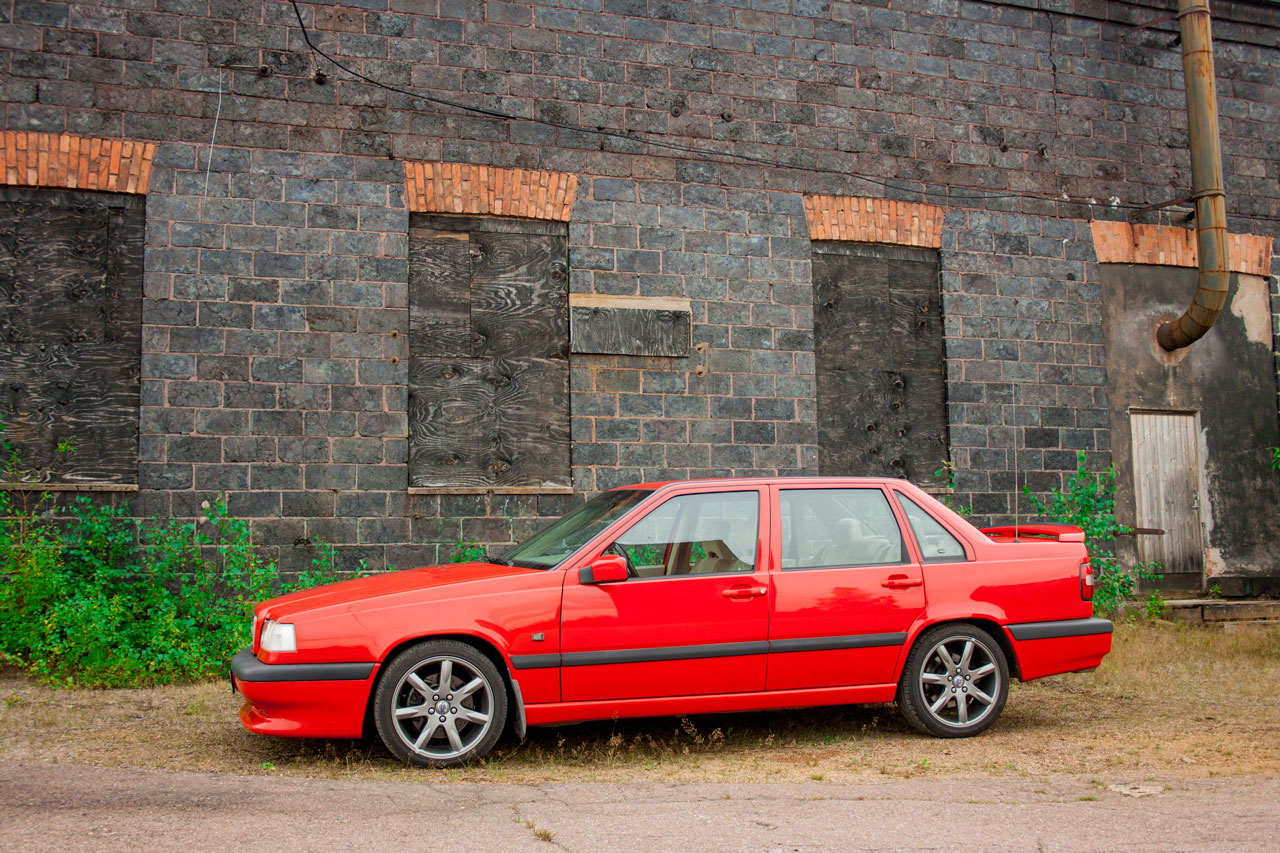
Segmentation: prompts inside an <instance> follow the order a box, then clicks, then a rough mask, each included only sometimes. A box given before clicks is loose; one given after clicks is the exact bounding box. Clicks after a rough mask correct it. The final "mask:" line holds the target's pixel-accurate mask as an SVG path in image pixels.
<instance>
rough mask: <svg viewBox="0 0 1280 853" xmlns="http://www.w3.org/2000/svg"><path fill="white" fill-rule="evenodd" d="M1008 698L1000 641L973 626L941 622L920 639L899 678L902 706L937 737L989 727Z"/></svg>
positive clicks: (912, 719)
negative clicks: (942, 623) (900, 678)
mask: <svg viewBox="0 0 1280 853" xmlns="http://www.w3.org/2000/svg"><path fill="white" fill-rule="evenodd" d="M1008 697H1009V664H1008V661H1007V660H1005V656H1004V652H1003V651H1002V650H1001V649H1000V644H999V643H997V642H996V641H995V639H994V638H993V637H992V636H991V635H990V634H988V633H987V632H986V631H984V630H982V629H981V628H978V627H976V626H974V625H965V624H956V625H939V626H938V627H936V628H932V629H930V630H928V631H926V632H925V633H924V634H922V635H921V636H920V638H919V639H917V640H916V643H915V646H913V647H912V649H911V654H910V655H909V656H908V657H907V665H906V666H905V667H904V668H903V671H902V680H901V681H900V682H898V707H899V708H900V709H901V710H902V716H903V717H905V718H906V720H907V722H908V723H910V724H911V726H912V727H913V728H915V729H916V730H917V731H919V732H922V733H924V734H928V735H933V736H934V737H969V736H971V735H976V734H978V733H979V732H983V731H986V729H988V728H989V727H990V726H991V724H992V723H994V722H995V721H996V718H997V717H999V716H1000V712H1001V711H1002V710H1004V703H1005V700H1007V699H1008Z"/></svg>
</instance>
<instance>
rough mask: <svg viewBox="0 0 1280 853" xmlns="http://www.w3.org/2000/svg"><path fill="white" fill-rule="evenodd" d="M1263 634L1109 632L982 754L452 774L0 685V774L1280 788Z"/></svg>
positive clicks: (945, 744) (510, 760) (673, 749)
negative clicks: (112, 769) (1068, 779)
mask: <svg viewBox="0 0 1280 853" xmlns="http://www.w3.org/2000/svg"><path fill="white" fill-rule="evenodd" d="M1277 684H1280V629H1275V628H1272V629H1271V630H1270V631H1263V630H1250V631H1240V632H1237V633H1222V632H1214V631H1209V630H1204V629H1182V628H1178V627H1175V626H1172V625H1167V624H1163V625H1161V624H1157V625H1138V626H1121V627H1120V628H1119V629H1118V630H1117V633H1116V638H1115V651H1114V652H1113V653H1112V654H1111V655H1110V656H1109V657H1108V658H1107V659H1106V661H1105V662H1104V665H1103V667H1102V668H1101V669H1100V670H1098V671H1097V672H1094V673H1087V674H1077V675H1067V676H1058V677H1054V678H1048V679H1044V680H1041V681H1037V682H1032V683H1031V684H1026V685H1015V686H1014V689H1013V695H1012V696H1011V697H1010V700H1009V704H1008V706H1007V708H1006V710H1005V713H1004V717H1003V718H1002V719H1001V721H1000V722H999V723H998V724H997V725H996V726H995V728H993V729H992V730H991V731H989V732H988V733H987V734H985V735H983V736H982V737H978V738H972V739H968V740H958V741H955V740H953V741H945V740H934V739H931V738H924V737H920V736H918V735H916V734H914V733H913V732H911V731H909V730H908V729H907V728H906V726H905V725H904V724H903V723H902V722H901V720H900V719H899V718H898V716H897V713H896V710H895V709H894V708H892V707H891V706H885V705H879V706H861V707H847V708H828V709H816V710H807V711H777V712H762V713H755V714H725V715H708V716H699V717H693V718H690V719H687V720H680V719H674V718H659V719H648V720H618V721H605V722H599V723H585V724H582V725H578V726H560V727H551V728H540V729H533V730H531V731H530V733H529V738H528V740H527V741H526V742H525V743H524V744H522V745H521V744H516V743H515V742H514V741H510V740H508V741H504V742H503V743H502V744H500V746H499V749H498V750H497V751H495V753H494V754H493V755H492V756H490V758H489V760H488V761H486V762H484V763H482V764H479V765H477V766H473V767H469V768H465V769H461V770H453V771H443V772H441V771H435V772H432V771H420V770H411V769H407V768H405V767H403V766H401V765H398V764H396V763H395V762H394V761H393V760H392V759H391V758H390V757H389V756H388V755H387V753H386V752H385V751H384V750H383V749H382V748H381V746H378V745H376V744H358V743H351V742H347V741H309V740H285V739H275V738H264V737H259V736H256V735H250V734H248V733H246V732H245V731H243V730H242V729H241V728H240V725H239V723H238V721H237V718H236V711H237V709H238V707H239V698H238V697H233V696H232V695H231V693H230V691H229V689H228V687H227V684H226V683H225V682H220V683H206V684H195V685H185V686H173V687H162V688H155V689H138V690H55V689H52V688H49V687H45V686H42V685H39V684H37V683H35V682H34V681H31V680H30V679H27V678H25V677H22V676H18V677H14V676H12V675H10V677H7V678H3V679H0V760H7V761H33V760H43V761H57V762H70V763H77V764H98V765H109V766H130V767H157V768H170V769H184V770H201V771H219V772H229V773H281V774H287V775H291V776H307V777H325V778H394V779H399V780H413V779H417V780H422V781H431V782H440V781H446V780H457V781H510V782H548V781H557V782H564V781H579V782H581V781H628V780H637V779H641V780H646V779H647V780H652V781H659V780H661V781H672V780H690V781H692V780H707V781H735V782H741V781H789V782H803V781H810V780H812V781H827V782H832V781H836V782H838V781H850V780H855V779H856V780H861V781H867V780H869V779H881V778H893V777H912V776H919V775H922V774H928V775H938V774H942V775H964V776H977V775H984V776H985V775H991V774H995V775H1014V776H1022V777H1030V778H1037V777H1047V776H1050V775H1053V774H1058V773H1070V774H1081V775H1084V776H1086V777H1094V778H1097V779H1098V780H1099V781H1098V784H1099V785H1100V786H1101V785H1103V784H1104V783H1103V782H1102V781H1101V780H1103V779H1113V778H1119V777H1123V778H1126V779H1130V780H1132V779H1135V778H1136V779H1143V778H1147V777H1159V778H1160V779H1162V780H1168V779H1170V778H1173V779H1176V778H1188V777H1204V776H1218V775H1224V776H1226V775H1229V776H1237V775H1248V774H1258V773H1275V772H1280V703H1277V702H1276V701H1275V695H1274V694H1275V686H1276V685H1277Z"/></svg>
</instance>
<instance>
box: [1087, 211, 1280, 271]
mask: <svg viewBox="0 0 1280 853" xmlns="http://www.w3.org/2000/svg"><path fill="white" fill-rule="evenodd" d="M1092 226H1093V249H1094V252H1096V253H1097V255H1098V263H1101V264H1152V265H1156V266H1166V267H1194V266H1199V265H1200V260H1199V256H1200V253H1199V251H1198V249H1197V248H1196V232H1195V231H1194V230H1192V229H1190V228H1174V227H1172V226H1170V225H1130V224H1129V223H1127V222H1096V221H1095V222H1093V223H1092ZM1227 263H1228V265H1229V266H1230V268H1231V270H1232V272H1242V273H1248V274H1250V275H1270V274H1271V238H1270V237H1258V236H1255V235H1253V234H1228V235H1227Z"/></svg>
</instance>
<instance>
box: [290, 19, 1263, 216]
mask: <svg viewBox="0 0 1280 853" xmlns="http://www.w3.org/2000/svg"><path fill="white" fill-rule="evenodd" d="M289 3H290V4H291V5H292V6H293V12H294V15H295V16H297V19H298V28H299V30H301V32H302V38H303V41H305V42H306V44H307V47H308V48H309V49H310V50H311V52H312V53H313V54H314V55H316V56H320V57H322V58H324V59H325V60H326V61H328V62H329V63H330V64H331V65H333V66H334V67H335V68H338V69H339V70H341V71H343V72H345V73H346V74H348V75H350V76H351V77H353V78H355V79H356V80H359V81H361V82H363V83H367V84H369V85H371V86H376V87H377V88H379V89H385V90H386V91H388V92H394V93H395V94H398V95H404V96H406V97H409V98H413V99H415V100H419V101H423V102H425V103H429V104H434V105H436V106H441V107H448V108H450V109H454V110H459V111H461V112H464V113H471V114H473V115H478V116H484V117H486V118H492V119H500V120H502V121H520V122H530V123H533V124H538V125H542V126H543V127H551V128H555V129H557V130H565V131H570V132H574V133H584V134H590V135H595V136H599V137H602V138H608V139H617V140H621V141H623V142H627V143H630V144H635V145H648V146H651V147H653V148H657V149H661V150H666V151H673V152H678V153H681V154H691V155H696V156H697V157H700V158H703V159H706V160H711V159H712V158H718V159H717V160H716V162H724V161H725V159H730V160H736V161H742V162H745V163H750V164H752V165H758V166H768V167H771V168H775V169H791V170H795V171H800V172H810V173H816V174H823V175H836V176H839V177H842V178H848V179H850V180H856V181H864V182H866V183H869V184H872V185H873V186H878V187H881V188H883V189H886V190H892V191H894V192H906V193H917V194H919V195H920V196H921V197H923V198H928V197H929V195H930V194H943V195H945V196H946V197H947V198H948V199H958V200H970V201H988V200H997V199H1035V200H1037V201H1052V202H1057V203H1059V204H1087V205H1091V206H1095V207H1105V208H1111V209H1123V210H1141V209H1144V208H1148V207H1150V206H1149V205H1142V204H1134V203H1130V202H1122V201H1120V200H1119V199H1117V198H1114V197H1112V198H1109V199H1105V200H1101V201H1100V200H1098V199H1094V198H1081V197H1075V196H1068V197H1064V196H1065V195H1066V193H1065V192H1064V193H1063V194H1062V195H1053V194H1051V193H1033V192H1021V193H1012V192H998V191H994V190H984V189H981V188H977V187H966V188H962V189H960V190H958V191H957V190H956V189H954V188H952V187H950V186H947V187H943V188H938V189H930V188H928V187H927V186H926V187H924V188H920V187H917V186H903V185H901V184H909V185H914V184H927V183H928V182H927V181H908V180H906V179H901V178H900V179H897V180H898V181H899V182H900V183H894V182H893V181H892V180H882V179H879V178H874V177H870V176H867V175H851V174H849V173H848V172H845V171H841V170H839V169H828V168H824V167H822V166H804V165H796V164H791V163H784V162H781V161H778V160H771V159H769V158H767V157H757V156H755V155H752V154H744V153H741V152H737V151H719V150H715V149H709V148H702V147H699V146H696V145H688V144H683V143H679V142H672V141H669V140H666V139H654V138H653V134H652V132H650V131H643V132H641V133H643V135H640V134H637V133H636V132H632V131H624V130H614V129H612V128H607V127H587V126H585V125H578V124H572V123H570V122H559V121H552V120H551V119H545V118H538V117H536V116H521V115H516V114H514V113H508V112H505V111H503V110H497V109H491V108H488V107H477V106H474V105H472V104H465V103H462V102H460V101H454V100H450V99H448V98H442V97H439V96H437V95H427V94H423V93H422V92H415V91H412V90H409V89H404V88H402V87H400V86H394V85H391V84H389V83H384V82H382V81H381V80H377V79H375V78H373V77H370V76H368V75H367V74H364V73H363V72H360V71H357V70H356V69H354V68H352V67H350V66H349V65H346V64H344V63H343V62H342V61H340V60H339V59H337V58H336V57H334V56H332V55H330V54H329V53H327V52H326V51H324V50H323V49H322V48H320V47H319V46H318V45H317V44H316V43H315V42H314V41H312V39H311V31H310V30H309V29H308V28H307V25H306V23H305V22H304V21H303V20H302V9H301V8H300V7H299V5H298V0H289ZM614 153H627V152H614ZM841 153H851V152H841ZM966 190H968V191H966ZM1229 215H1231V214H1229ZM1237 215H1238V216H1240V217H1242V218H1248V219H1273V218H1280V217H1269V216H1262V215H1259V216H1254V215H1248V214H1237Z"/></svg>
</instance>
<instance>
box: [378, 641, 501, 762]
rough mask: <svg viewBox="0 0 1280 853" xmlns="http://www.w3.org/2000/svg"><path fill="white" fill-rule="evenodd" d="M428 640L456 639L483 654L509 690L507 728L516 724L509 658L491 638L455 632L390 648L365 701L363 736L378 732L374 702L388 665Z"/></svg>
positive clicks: (404, 642)
mask: <svg viewBox="0 0 1280 853" xmlns="http://www.w3.org/2000/svg"><path fill="white" fill-rule="evenodd" d="M428 640H454V641H456V642H459V643H465V644H466V645H468V646H471V647H472V648H474V649H475V650H476V651H478V652H480V653H481V654H482V655H484V656H485V657H486V658H488V659H489V661H490V662H491V663H492V664H493V665H494V668H496V669H497V670H498V674H499V675H501V676H502V683H503V686H504V687H505V688H506V691H507V708H508V713H507V716H508V720H507V723H506V725H508V726H510V725H512V724H513V723H514V722H515V720H514V714H512V713H511V712H512V710H514V709H515V705H516V703H517V702H518V701H520V700H519V699H518V691H517V689H516V687H515V684H514V683H513V679H512V677H511V667H510V666H508V665H507V660H506V657H505V656H504V655H503V654H502V652H501V651H499V649H498V647H497V645H495V644H494V642H493V641H492V640H490V639H489V638H488V637H484V636H481V635H479V634H465V633H456V632H455V633H443V634H422V635H420V636H417V637H408V638H406V639H404V640H401V641H400V642H398V643H396V644H395V645H394V646H392V647H391V648H390V649H388V650H387V652H386V654H384V655H383V656H382V660H381V662H380V663H379V665H378V674H377V676H376V677H375V678H374V680H373V686H372V688H371V689H370V690H369V698H368V699H366V700H365V706H364V722H363V724H362V725H361V736H362V737H370V736H372V735H374V734H375V733H376V729H375V725H374V720H373V702H374V697H376V696H377V695H378V684H379V683H380V682H381V681H382V674H383V673H384V672H386V670H387V664H388V663H390V662H391V661H392V660H393V659H394V658H395V657H396V655H398V654H400V653H401V652H403V651H404V650H405V649H407V648H409V647H410V646H414V645H416V644H418V643H422V642H426V641H428ZM521 704H523V703H521ZM520 713H522V714H523V710H521V711H520Z"/></svg>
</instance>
